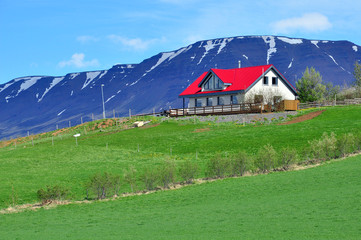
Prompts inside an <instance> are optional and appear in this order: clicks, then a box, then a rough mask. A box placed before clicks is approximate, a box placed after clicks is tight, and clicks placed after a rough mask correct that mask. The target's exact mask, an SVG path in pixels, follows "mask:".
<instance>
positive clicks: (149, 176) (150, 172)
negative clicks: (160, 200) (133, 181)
mask: <svg viewBox="0 0 361 240" xmlns="http://www.w3.org/2000/svg"><path fill="white" fill-rule="evenodd" d="M142 178H143V182H144V184H145V188H146V189H147V190H148V191H151V190H154V189H155V187H156V183H157V180H158V174H157V172H156V171H155V170H154V169H146V170H145V171H144V174H143V177H142Z"/></svg>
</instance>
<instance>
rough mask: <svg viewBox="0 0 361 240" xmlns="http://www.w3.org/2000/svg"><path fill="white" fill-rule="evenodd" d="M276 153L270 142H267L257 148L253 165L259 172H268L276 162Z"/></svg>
mask: <svg viewBox="0 0 361 240" xmlns="http://www.w3.org/2000/svg"><path fill="white" fill-rule="evenodd" d="M276 158H277V153H276V151H275V150H274V149H273V147H272V146H271V145H270V144H267V145H265V146H263V147H262V148H260V149H259V150H258V153H257V155H256V157H255V161H254V164H255V167H256V168H258V170H259V171H260V172H263V173H266V172H269V171H270V170H271V169H272V168H274V165H275V163H276Z"/></svg>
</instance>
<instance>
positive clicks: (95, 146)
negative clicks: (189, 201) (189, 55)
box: [0, 106, 361, 208]
mask: <svg viewBox="0 0 361 240" xmlns="http://www.w3.org/2000/svg"><path fill="white" fill-rule="evenodd" d="M360 110H361V107H360V106H349V107H334V108H327V110H326V111H325V112H324V113H323V114H322V115H320V116H318V117H317V118H315V119H313V120H309V121H305V122H301V123H297V124H292V125H276V124H270V125H268V124H266V125H256V126H254V125H249V126H245V127H243V126H242V125H237V124H234V123H222V124H217V123H213V122H212V123H211V122H209V123H199V122H194V121H193V120H191V121H190V120H187V121H173V120H170V121H166V122H162V123H161V124H160V125H157V126H154V127H151V128H137V129H130V130H126V131H120V132H116V133H114V134H110V133H107V132H93V133H89V132H87V134H85V132H83V130H82V129H81V128H79V129H76V130H73V133H75V132H77V131H78V132H81V133H82V136H81V137H79V139H78V146H76V145H75V139H74V138H73V137H71V134H68V135H63V136H62V137H60V136H59V135H57V136H56V137H55V138H54V146H53V145H52V139H51V137H50V134H48V135H47V136H49V137H48V138H43V139H39V140H37V141H36V142H35V144H34V146H33V145H32V143H31V141H30V142H27V143H24V144H22V145H20V144H19V145H17V148H14V146H10V147H5V148H1V149H0V182H1V185H0V208H2V207H7V206H8V205H9V203H10V202H11V196H12V195H14V194H15V195H16V196H17V198H18V201H17V203H18V204H21V203H29V202H35V201H37V197H36V191H37V190H38V189H40V188H43V187H45V186H46V185H55V184H59V185H61V186H65V187H67V188H69V189H70V190H71V193H72V198H73V199H83V198H84V196H85V191H84V187H83V183H84V182H85V181H86V180H87V179H89V177H90V176H92V175H93V174H95V173H97V172H100V173H101V172H104V171H108V172H111V173H116V174H122V173H123V171H124V170H125V169H127V168H128V167H129V166H130V165H134V166H135V168H136V169H137V170H138V174H139V175H140V174H141V173H142V172H143V171H144V169H146V168H152V167H155V166H158V165H159V164H160V163H162V162H164V160H165V159H167V158H169V157H171V158H174V159H175V161H176V162H177V163H179V162H182V161H184V160H187V159H190V160H191V161H194V162H198V163H199V165H200V168H201V173H200V175H199V176H198V177H202V172H203V171H202V170H204V167H205V162H206V161H207V160H208V159H209V158H211V157H213V156H214V155H215V154H216V153H221V154H223V155H227V154H231V153H235V152H239V151H241V150H243V151H246V152H247V153H249V154H254V153H256V152H257V151H258V149H259V148H260V147H261V146H263V145H266V144H268V143H270V144H271V145H272V146H273V147H274V148H275V149H276V150H280V149H281V148H283V147H285V146H290V147H292V148H295V149H297V150H298V151H299V152H301V151H302V150H303V149H304V148H305V147H306V146H307V145H308V141H309V140H312V139H318V138H320V137H321V135H322V134H323V133H324V132H328V133H330V132H334V133H336V134H337V135H340V134H342V133H349V132H352V133H355V134H356V133H360V129H361V121H360V119H361V111H360ZM138 146H139V152H138ZM196 153H197V158H196ZM129 190H130V189H129V186H125V185H124V186H123V188H122V191H129Z"/></svg>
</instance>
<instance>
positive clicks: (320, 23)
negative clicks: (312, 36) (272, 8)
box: [271, 13, 332, 33]
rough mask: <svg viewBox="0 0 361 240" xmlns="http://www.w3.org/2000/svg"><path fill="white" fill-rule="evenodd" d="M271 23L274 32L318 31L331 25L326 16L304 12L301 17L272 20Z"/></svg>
mask: <svg viewBox="0 0 361 240" xmlns="http://www.w3.org/2000/svg"><path fill="white" fill-rule="evenodd" d="M271 25H272V27H273V30H274V31H275V32H276V33H291V32H295V31H306V32H319V31H324V30H327V29H329V28H331V27H332V24H331V23H330V22H329V21H328V18H327V17H326V16H324V15H322V14H320V13H306V14H304V15H303V16H301V17H294V18H288V19H283V20H280V21H278V22H273V23H272V24H271Z"/></svg>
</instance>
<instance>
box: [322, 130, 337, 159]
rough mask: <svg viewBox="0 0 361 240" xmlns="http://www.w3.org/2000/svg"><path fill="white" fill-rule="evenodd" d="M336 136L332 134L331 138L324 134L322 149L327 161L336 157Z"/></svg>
mask: <svg viewBox="0 0 361 240" xmlns="http://www.w3.org/2000/svg"><path fill="white" fill-rule="evenodd" d="M336 144H337V139H336V135H335V134H334V133H333V132H332V133H331V134H330V136H328V135H327V133H323V135H322V138H321V147H322V148H323V151H324V154H325V158H326V160H330V159H332V158H334V157H335V156H336V147H337V146H336Z"/></svg>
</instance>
